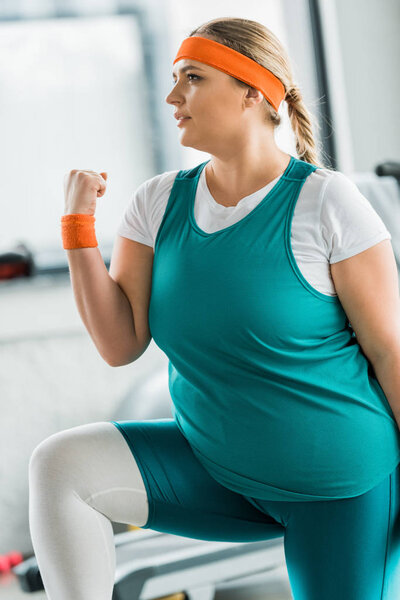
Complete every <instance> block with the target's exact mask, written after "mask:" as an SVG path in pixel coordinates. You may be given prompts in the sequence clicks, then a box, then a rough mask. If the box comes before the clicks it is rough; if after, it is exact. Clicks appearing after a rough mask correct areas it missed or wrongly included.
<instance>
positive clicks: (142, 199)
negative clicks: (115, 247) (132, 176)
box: [117, 181, 153, 246]
mask: <svg viewBox="0 0 400 600" xmlns="http://www.w3.org/2000/svg"><path fill="white" fill-rule="evenodd" d="M146 184H147V181H145V182H144V183H142V184H141V185H140V186H139V187H138V188H137V189H136V191H135V192H134V193H133V195H132V197H131V200H130V201H129V203H128V205H127V207H126V209H125V212H124V214H123V216H122V219H121V221H120V223H119V226H118V228H117V233H118V235H121V236H123V237H127V238H129V239H130V240H134V241H136V242H140V243H142V244H146V246H153V240H152V237H151V235H150V232H149V228H148V225H147V218H146V188H147V185H146Z"/></svg>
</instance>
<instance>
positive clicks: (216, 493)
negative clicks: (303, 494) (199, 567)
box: [112, 419, 400, 600]
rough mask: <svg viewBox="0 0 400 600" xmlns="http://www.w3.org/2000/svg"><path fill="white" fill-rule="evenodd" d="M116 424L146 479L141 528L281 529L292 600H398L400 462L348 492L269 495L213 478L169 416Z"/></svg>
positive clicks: (262, 532) (230, 536) (237, 537)
mask: <svg viewBox="0 0 400 600" xmlns="http://www.w3.org/2000/svg"><path fill="white" fill-rule="evenodd" d="M112 423H113V424H114V425H115V426H116V427H118V429H119V430H120V431H121V433H122V434H123V436H124V438H125V440H126V442H127V443H128V445H129V448H130V449H131V451H132V454H133V456H134V457H135V459H136V462H137V464H138V467H139V469H140V472H141V474H142V477H143V480H144V484H145V486H146V490H147V496H148V500H149V518H148V521H147V523H146V524H145V525H144V526H143V528H145V529H146V528H150V529H154V530H157V531H162V532H165V533H172V534H174V535H181V536H185V537H190V538H195V539H201V540H213V541H235V542H236V541H239V542H247V541H258V540H267V539H272V538H276V537H280V536H283V537H284V552H285V559H286V567H287V571H288V575H289V582H290V586H291V590H292V595H293V598H294V600H398V599H399V598H400V481H399V476H400V470H399V469H400V464H399V466H398V467H397V468H396V469H395V470H394V471H393V473H391V474H390V475H389V476H388V477H386V478H385V479H383V481H382V482H381V483H379V485H377V486H376V487H375V488H373V489H372V490H370V491H368V492H366V493H364V494H362V495H360V496H356V497H353V498H344V499H339V500H326V501H316V502H290V501H288V502H286V501H285V502H283V501H267V500H260V499H255V498H251V497H248V496H244V495H241V494H237V493H235V492H233V491H231V490H229V489H228V488H226V487H224V486H222V485H221V484H219V483H218V482H217V481H215V480H214V479H213V478H212V477H211V476H210V475H209V474H208V472H207V471H206V470H205V469H204V467H203V466H202V465H201V464H200V463H199V461H198V460H197V459H196V457H195V456H194V454H193V452H192V450H191V447H190V445H189V443H188V442H187V440H186V438H185V437H184V436H183V435H182V433H181V432H180V430H179V429H178V427H177V425H176V423H175V421H174V420H173V419H156V420H149V421H112Z"/></svg>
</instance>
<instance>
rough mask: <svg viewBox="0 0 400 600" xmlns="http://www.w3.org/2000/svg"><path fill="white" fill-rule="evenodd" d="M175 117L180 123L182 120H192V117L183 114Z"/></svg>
mask: <svg viewBox="0 0 400 600" xmlns="http://www.w3.org/2000/svg"><path fill="white" fill-rule="evenodd" d="M174 117H175V119H177V120H178V121H179V120H180V119H190V117H189V116H188V115H183V114H181V113H176V114H174Z"/></svg>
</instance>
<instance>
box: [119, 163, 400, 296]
mask: <svg viewBox="0 0 400 600" xmlns="http://www.w3.org/2000/svg"><path fill="white" fill-rule="evenodd" d="M178 172H179V170H176V171H166V172H165V173H161V174H160V175H156V176H155V177H152V178H151V179H147V180H146V181H144V182H143V183H142V184H141V185H140V186H139V187H138V188H137V189H136V191H135V192H134V194H133V197H132V198H131V200H130V202H129V203H128V205H127V207H126V210H125V213H124V214H123V216H122V219H121V222H120V224H119V226H118V229H117V233H118V234H119V235H121V236H123V237H126V238H129V239H131V240H135V241H137V242H141V243H142V244H146V245H148V246H152V247H153V248H154V241H155V239H156V235H157V232H158V228H159V226H160V224H161V221H162V218H163V215H164V212H165V209H166V206H167V202H168V198H169V195H170V192H171V189H172V185H173V183H174V180H175V177H176V175H177V174H178ZM280 177H281V176H278V177H277V178H276V179H274V180H273V181H270V182H269V183H268V184H267V185H266V186H264V187H263V188H261V189H259V190H257V191H256V192H254V193H253V194H250V195H249V196H245V197H244V198H242V199H241V200H240V201H239V202H238V204H237V205H236V206H222V205H221V204H218V203H217V202H216V201H215V200H214V198H213V197H212V195H211V193H210V190H209V189H208V187H207V182H206V176H205V169H203V170H202V171H201V174H200V178H199V184H198V187H197V191H196V198H195V205H194V216H195V221H196V223H197V225H198V226H199V227H200V229H202V230H203V231H205V232H206V233H213V232H215V231H218V230H219V229H224V228H225V227H228V226H229V225H232V224H233V223H236V222H237V221H240V219H242V218H243V217H245V216H246V215H247V214H248V213H249V212H250V211H251V210H253V208H254V207H255V206H257V204H258V203H259V202H261V200H262V199H263V198H264V197H265V196H266V195H267V194H268V192H269V191H270V190H271V189H272V188H273V187H274V186H275V185H276V183H277V182H278V180H279V179H280ZM384 239H389V240H390V239H392V236H391V234H390V233H389V231H388V230H387V228H386V226H385V224H384V223H383V221H382V219H381V217H380V216H379V215H378V213H377V212H376V211H375V210H374V209H373V207H372V205H371V204H370V202H369V201H368V200H367V199H366V198H365V196H363V195H362V194H361V192H360V191H359V189H358V188H357V186H356V185H355V183H353V182H352V181H351V180H350V179H349V178H348V177H346V176H345V175H344V174H343V173H341V172H340V171H332V170H330V169H325V168H320V169H316V170H315V171H313V172H312V173H311V174H310V175H309V176H308V177H307V179H306V180H305V182H304V185H303V187H302V188H301V190H300V194H299V197H298V199H297V203H296V207H295V211H294V215H293V220H292V227H291V244H292V250H293V254H294V257H295V259H296V262H297V265H298V267H299V269H300V271H301V272H302V274H303V276H304V277H305V279H306V280H307V281H308V282H309V284H310V285H311V286H313V287H314V288H316V289H317V290H318V291H319V292H321V293H323V294H327V295H329V296H337V293H336V290H335V286H334V283H333V280H332V277H331V274H330V267H329V264H331V263H336V262H339V261H341V260H344V259H345V258H350V257H351V256H354V255H355V254H358V253H359V252H363V250H366V249H367V248H370V247H371V246H374V245H375V244H377V243H378V242H381V241H382V240H384Z"/></svg>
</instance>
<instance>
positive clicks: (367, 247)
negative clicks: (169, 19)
mask: <svg viewBox="0 0 400 600" xmlns="http://www.w3.org/2000/svg"><path fill="white" fill-rule="evenodd" d="M173 78H174V81H173V83H174V85H173V88H172V90H171V92H170V94H169V95H168V96H167V98H166V101H167V102H168V103H169V104H171V105H172V106H173V107H174V110H175V116H176V117H177V119H180V118H181V119H182V118H184V120H180V121H179V122H178V125H179V127H180V131H181V143H182V145H185V146H190V147H193V148H197V149H199V150H202V151H205V152H208V153H209V154H210V155H211V159H210V160H208V161H206V162H205V163H202V164H200V165H198V166H196V167H194V168H193V169H189V170H186V171H174V172H168V173H163V174H161V175H157V176H156V177H154V178H152V179H151V180H148V181H147V182H145V184H143V185H142V186H140V188H139V189H138V191H137V193H136V194H135V197H134V199H133V201H132V202H131V203H130V205H129V207H128V209H127V211H126V213H125V215H124V218H123V221H122V223H121V226H120V228H119V230H118V233H119V234H120V235H119V237H118V238H117V240H116V244H115V247H114V252H113V258H112V263H111V265H110V273H108V272H107V269H106V268H105V265H104V262H103V260H102V257H101V254H100V252H99V250H98V247H97V241H96V237H95V232H94V213H95V208H96V198H97V197H98V196H102V195H103V194H104V192H105V189H106V185H105V184H106V181H105V180H106V173H100V174H97V173H95V172H93V171H71V173H70V174H69V176H68V178H67V180H66V182H65V196H66V210H65V213H66V214H65V215H64V216H63V217H62V227H63V244H64V248H65V249H67V251H68V260H69V265H70V272H71V280H72V285H73V289H74V294H75V298H76V301H77V305H78V308H79V311H80V314H81V317H82V319H83V321H84V323H85V325H86V327H87V329H88V331H89V333H90V335H91V336H92V339H93V340H94V342H95V344H96V347H97V348H98V350H99V352H100V353H101V355H102V357H103V358H104V359H105V360H106V361H107V362H108V364H110V365H112V366H119V365H124V364H128V363H130V362H132V361H134V360H136V359H137V358H138V357H139V356H140V355H141V354H142V353H143V352H144V351H145V349H146V348H147V346H148V344H149V343H150V340H151V338H152V337H153V338H154V340H155V342H156V343H157V344H158V346H159V347H160V348H161V349H162V350H163V351H164V352H165V353H166V355H167V356H168V358H169V359H170V360H169V389H170V393H171V398H172V401H173V411H174V414H173V418H172V419H159V420H151V421H141V422H138V421H123V422H104V423H103V422H101V423H94V424H87V425H83V426H80V427H74V428H72V429H68V430H66V431H62V432H59V433H57V434H54V435H52V436H50V437H49V438H47V439H46V440H44V442H42V443H41V444H40V445H39V446H38V447H37V448H36V449H35V451H34V453H33V455H32V457H31V462H30V527H31V535H32V540H33V544H34V549H35V553H36V557H37V560H38V565H39V568H40V571H41V574H42V578H43V581H44V585H45V588H46V591H47V592H48V593H49V595H50V597H51V598H54V599H56V598H57V600H67V599H68V600H70V599H71V598H85V600H89V599H92V598H93V599H96V600H101V599H103V598H104V599H109V598H111V595H112V588H113V581H114V568H115V552H114V544H113V532H112V526H111V521H117V522H122V523H131V524H134V525H137V526H139V527H144V528H148V527H150V528H152V529H156V530H158V531H164V532H170V533H172V534H177V535H184V536H187V537H193V538H198V539H204V540H228V541H230V540H231V541H249V540H250V541H251V540H261V539H270V538H273V537H277V536H282V535H283V536H284V550H285V557H286V562H287V569H288V574H289V579H290V584H291V588H292V592H293V597H294V599H295V600H317V599H318V600H321V599H322V598H323V599H324V600H338V599H339V598H340V600H356V599H357V600H360V599H361V598H362V599H363V600H378V598H379V599H383V598H385V599H387V600H389V599H394V598H395V597H396V592H395V590H396V589H397V590H398V589H399V588H398V586H399V585H400V573H399V572H400V522H399V520H400V508H399V507H400V500H399V468H398V465H399V461H400V443H399V442H400V434H399V427H398V422H400V418H399V417H398V416H397V415H399V413H400V403H399V394H400V382H399V380H398V376H397V379H396V373H397V372H398V369H395V366H399V360H398V356H399V355H400V354H399V345H400V344H399V340H400V336H399V329H398V314H399V311H398V288H397V271H396V266H395V261H394V256H393V252H392V249H391V244H390V234H389V232H388V231H387V229H386V228H385V226H384V224H383V223H382V221H381V220H380V218H379V217H378V215H377V214H376V213H375V211H374V210H373V209H372V207H371V206H370V205H369V203H368V202H367V201H366V199H365V198H363V197H362V196H361V194H360V193H359V192H358V191H357V189H356V187H355V186H354V184H352V183H351V182H350V181H349V180H348V179H347V178H346V177H345V176H344V175H342V174H341V173H338V172H335V171H332V170H329V169H327V168H325V167H323V165H321V164H319V163H318V161H317V157H316V155H315V147H314V140H313V136H312V128H311V124H310V116H309V113H308V112H307V109H306V107H305V106H304V103H303V102H302V99H301V94H300V91H299V89H298V87H297V86H295V85H294V84H293V83H292V75H291V72H290V67H289V60H288V58H287V55H286V53H285V50H284V48H283V47H282V45H281V44H280V42H279V40H278V39H277V38H276V37H275V35H273V34H272V33H271V32H270V31H269V30H268V29H267V28H266V27H264V26H263V25H261V24H259V23H256V22H254V21H249V20H246V19H238V18H225V19H215V20H213V21H210V22H208V23H205V24H204V25H202V26H201V27H199V28H197V29H196V30H195V31H193V32H192V33H191V34H190V36H189V37H188V38H186V40H184V41H183V42H182V45H181V47H180V49H179V51H178V54H177V56H176V58H175V61H174V73H173ZM282 100H286V102H287V104H288V111H289V116H290V119H291V124H292V128H293V131H294V134H295V136H296V150H297V152H298V155H299V158H295V157H293V156H291V155H288V154H287V153H285V152H282V151H281V150H280V149H279V148H278V147H277V146H276V144H275V141H274V128H275V127H276V126H277V125H279V122H280V117H279V115H278V112H277V111H278V109H279V106H280V102H281V101H282ZM295 209H296V212H295ZM153 246H154V250H153ZM376 289H379V298H377V297H376V294H375V295H374V291H375V290H376ZM150 292H151V293H150ZM367 293H368V296H367V295H366V294H367ZM350 321H351V323H352V326H353V327H351V326H350ZM353 329H354V331H353ZM355 334H356V335H357V338H356V337H355ZM396 361H397V362H396ZM383 388H385V389H383ZM385 394H386V395H385ZM396 401H397V406H396ZM392 409H393V410H392ZM395 414H396V416H397V419H398V421H396V417H395Z"/></svg>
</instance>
